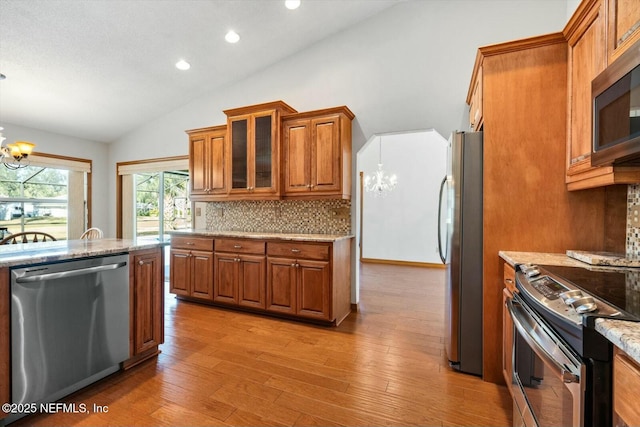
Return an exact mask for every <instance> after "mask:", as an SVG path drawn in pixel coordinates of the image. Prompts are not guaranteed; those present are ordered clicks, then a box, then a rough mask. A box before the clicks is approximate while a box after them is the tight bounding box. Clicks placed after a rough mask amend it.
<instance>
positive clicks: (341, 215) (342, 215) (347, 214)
mask: <svg viewBox="0 0 640 427" xmlns="http://www.w3.org/2000/svg"><path fill="white" fill-rule="evenodd" d="M331 216H332V217H333V218H337V219H349V218H351V209H349V208H333V209H331Z"/></svg>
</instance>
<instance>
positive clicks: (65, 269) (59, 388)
mask: <svg viewBox="0 0 640 427" xmlns="http://www.w3.org/2000/svg"><path fill="white" fill-rule="evenodd" d="M128 264H129V256H128V255H127V254H119V255H115V256H103V257H96V258H86V259H79V260H73V261H64V262H57V263H51V264H42V265H35V266H28V267H24V268H14V269H12V270H11V400H12V403H25V404H27V403H43V402H54V401H55V400H58V399H60V398H61V397H63V396H65V395H67V394H70V393H72V392H74V391H76V390H78V389H80V388H82V387H85V386H86V385H88V384H90V383H92V382H94V381H97V380H98V379H100V378H103V377H105V376H107V375H109V374H111V373H113V372H115V371H117V370H118V369H119V368H120V362H123V361H124V360H126V359H127V358H128V357H129V265H128ZM21 416H22V415H20V414H14V416H13V417H10V418H13V419H17V418H20V417H21ZM7 421H9V422H11V420H7Z"/></svg>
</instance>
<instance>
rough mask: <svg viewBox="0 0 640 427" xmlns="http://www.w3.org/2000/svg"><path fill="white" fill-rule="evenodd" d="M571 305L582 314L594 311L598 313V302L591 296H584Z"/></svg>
mask: <svg viewBox="0 0 640 427" xmlns="http://www.w3.org/2000/svg"><path fill="white" fill-rule="evenodd" d="M571 305H573V308H575V309H576V311H577V312H578V313H580V314H584V313H590V312H592V311H596V310H597V308H598V306H597V305H596V301H595V300H594V299H593V298H592V297H589V296H586V297H585V296H583V297H582V298H576V299H575V300H574V301H573V302H572V303H571Z"/></svg>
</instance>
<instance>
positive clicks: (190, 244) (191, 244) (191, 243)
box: [185, 242, 195, 246]
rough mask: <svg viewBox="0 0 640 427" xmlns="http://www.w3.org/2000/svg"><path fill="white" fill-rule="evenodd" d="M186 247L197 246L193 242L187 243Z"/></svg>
mask: <svg viewBox="0 0 640 427" xmlns="http://www.w3.org/2000/svg"><path fill="white" fill-rule="evenodd" d="M185 245H189V246H193V245H195V243H193V242H186V243H185Z"/></svg>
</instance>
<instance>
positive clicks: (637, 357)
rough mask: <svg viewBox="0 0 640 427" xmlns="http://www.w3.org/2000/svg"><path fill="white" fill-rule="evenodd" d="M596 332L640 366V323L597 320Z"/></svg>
mask: <svg viewBox="0 0 640 427" xmlns="http://www.w3.org/2000/svg"><path fill="white" fill-rule="evenodd" d="M596 331H598V332H599V333H600V334H602V335H604V337H605V338H607V339H608V340H609V341H611V343H613V345H615V346H616V347H618V348H619V349H621V350H623V351H624V352H625V353H627V354H628V355H629V357H630V358H632V359H633V360H634V361H635V362H636V363H638V364H640V323H637V322H629V321H625V320H613V319H596Z"/></svg>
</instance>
